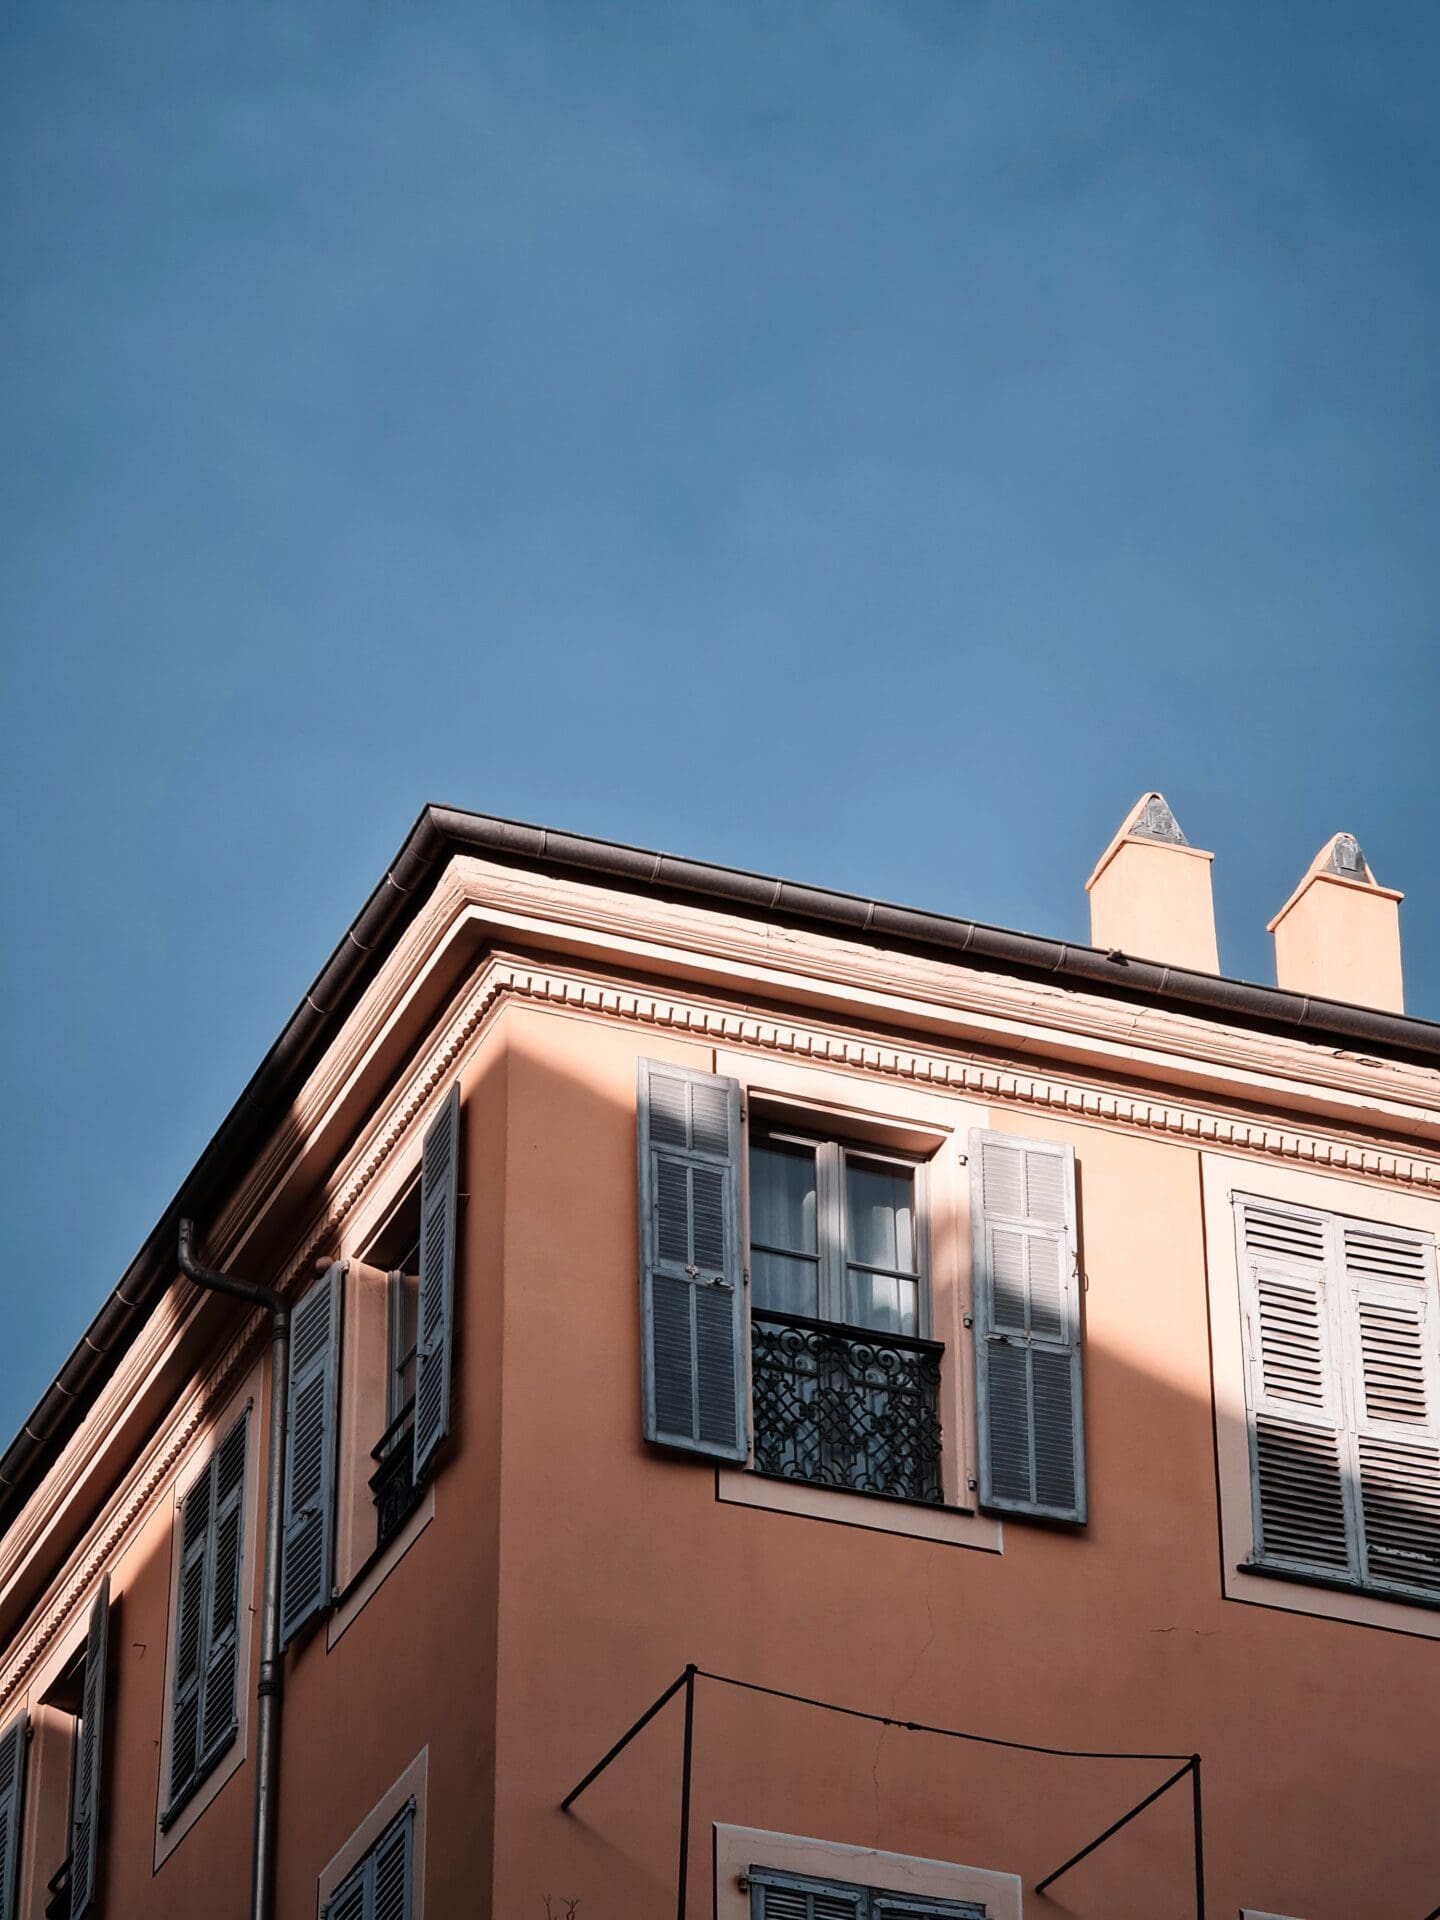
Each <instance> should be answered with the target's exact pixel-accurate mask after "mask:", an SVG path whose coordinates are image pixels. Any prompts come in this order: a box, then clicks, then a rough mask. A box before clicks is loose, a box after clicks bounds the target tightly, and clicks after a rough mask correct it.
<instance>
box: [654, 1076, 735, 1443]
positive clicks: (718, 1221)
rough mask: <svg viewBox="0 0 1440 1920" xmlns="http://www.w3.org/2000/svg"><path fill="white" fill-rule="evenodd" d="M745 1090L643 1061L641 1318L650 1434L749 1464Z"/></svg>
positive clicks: (718, 1078)
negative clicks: (744, 1250) (743, 1145)
mask: <svg viewBox="0 0 1440 1920" xmlns="http://www.w3.org/2000/svg"><path fill="white" fill-rule="evenodd" d="M740 1153H741V1133H740V1087H739V1083H738V1082H737V1081H734V1080H727V1079H723V1078H722V1077H721V1076H719V1075H718V1074H713V1073H696V1072H694V1071H692V1070H691V1069H690V1068H687V1067H677V1066H672V1065H670V1064H669V1063H668V1062H664V1061H659V1060H642V1061H641V1062H640V1087H639V1174H640V1313H641V1328H642V1349H641V1351H642V1365H641V1373H642V1387H643V1399H644V1434H645V1438H646V1439H647V1440H655V1441H658V1442H660V1443H661V1444H662V1445H665V1446H669V1447H683V1448H686V1449H687V1450H689V1451H690V1452H693V1453H703V1454H708V1455H711V1456H713V1457H715V1458H717V1459H721V1460H743V1459H745V1457H746V1453H747V1446H746V1431H747V1421H746V1406H745V1397H746V1396H745V1390H744V1364H745V1290H744V1262H743V1254H742V1250H741V1244H740Z"/></svg>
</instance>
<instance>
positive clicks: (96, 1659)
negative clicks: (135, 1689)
mask: <svg viewBox="0 0 1440 1920" xmlns="http://www.w3.org/2000/svg"><path fill="white" fill-rule="evenodd" d="M109 1640H110V1576H109V1574H108V1573H107V1574H106V1575H105V1578H104V1579H103V1580H102V1581H101V1582H100V1591H99V1593H98V1594H97V1595H96V1598H95V1604H94V1606H93V1607H91V1609H90V1628H89V1632H88V1633H87V1635H86V1639H85V1692H84V1698H83V1699H82V1701H81V1703H80V1754H79V1760H78V1764H77V1766H76V1768H75V1788H74V1795H73V1804H72V1806H71V1809H70V1823H71V1824H70V1914H69V1920H81V1916H82V1915H84V1914H87V1913H88V1912H89V1911H90V1907H91V1903H92V1902H93V1900H94V1898H95V1867H96V1861H97V1859H98V1857H99V1840H100V1819H99V1813H100V1768H101V1761H102V1756H103V1753H104V1742H105V1656H106V1650H107V1647H108V1644H109Z"/></svg>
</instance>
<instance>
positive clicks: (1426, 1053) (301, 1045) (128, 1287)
mask: <svg viewBox="0 0 1440 1920" xmlns="http://www.w3.org/2000/svg"><path fill="white" fill-rule="evenodd" d="M465 853H469V854H480V855H484V856H486V857H487V858H490V859H498V860H501V861H506V862H513V863H514V864H516V865H519V866H524V867H527V868H531V869H533V870H539V871H544V872H551V873H555V874H557V875H570V876H577V875H586V876H591V877H603V878H604V879H606V880H607V881H609V882H611V883H612V884H618V885H622V886H626V887H629V888H632V889H634V890H635V891H637V892H642V893H648V894H653V895H656V896H658V897H664V898H675V897H683V898H687V899H690V900H694V901H699V902H701V903H708V904H710V905H714V906H724V907H726V908H728V909H730V910H738V911H740V912H746V911H748V912H753V913H757V914H763V915H764V916H765V917H766V918H767V919H769V920H779V921H783V922H786V923H788V924H793V925H797V926H806V927H811V928H815V929H820V930H827V931H830V932H840V933H844V934H845V935H846V936H847V937H848V938H850V939H852V940H868V941H873V942H874V943H875V944H876V945H877V946H890V947H903V948H906V949H909V950H911V951H921V952H926V953H929V954H932V955H936V956H939V957H942V958H947V959H951V960H957V961H964V962H969V963H980V964H983V965H984V966H986V967H990V968H995V969H999V970H1000V971H1003V972H1013V973H1018V974H1022V975H1028V976H1030V977H1043V978H1046V979H1049V980H1053V981H1056V982H1058V983H1059V984H1060V985H1062V986H1069V987H1074V988H1077V989H1083V990H1085V991H1087V992H1092V993H1093V992H1099V993H1105V994H1110V995H1116V996H1119V997H1122V998H1125V999H1130V1000H1137V1001H1140V1002H1143V1003H1146V1004H1150V1005H1155V1006H1160V1007H1167V1008H1169V1009H1171V1010H1172V1011H1175V1012H1180V1013H1187V1014H1190V1015H1193V1016H1196V1017H1199V1018H1202V1019H1203V1018H1206V1017H1210V1018H1215V1019H1223V1020H1225V1021H1226V1022H1227V1023H1230V1024H1244V1025H1250V1026H1254V1027H1258V1028H1261V1029H1265V1030H1270V1031H1277V1032H1283V1033H1289V1034H1292V1035H1293V1034H1298V1035H1300V1036H1301V1037H1303V1038H1308V1039H1313V1040H1315V1041H1316V1042H1317V1043H1323V1044H1328V1045H1331V1046H1334V1045H1339V1046H1343V1047H1360V1048H1363V1049H1365V1050H1366V1051H1368V1052H1372V1053H1378V1054H1383V1055H1385V1056H1387V1057H1389V1058H1392V1059H1401V1060H1406V1061H1409V1062H1411V1063H1413V1064H1416V1065H1421V1066H1427V1067H1440V1024H1437V1023H1435V1022H1433V1021H1428V1020H1416V1019H1412V1018H1410V1017H1408V1016H1406V1015H1402V1014H1392V1013H1384V1012H1381V1011H1379V1010H1377V1009H1375V1008H1372V1007H1357V1006H1350V1005H1348V1004H1345V1003H1343V1002H1340V1001H1334V1000H1321V999H1316V998H1313V997H1308V996H1305V995H1302V994H1294V993H1287V992H1284V991H1282V990H1280V989H1278V988H1275V987H1264V986H1256V985H1253V984H1251V983H1249V982H1246V981H1241V980H1232V979H1228V978H1226V977H1224V976H1223V975H1218V974H1211V973H1201V972H1196V971H1193V970H1191V969H1187V968H1184V967H1170V966H1164V965H1161V964H1158V963H1156V962H1153V961H1148V960H1144V959H1140V958H1136V957H1134V956H1132V955H1128V954H1122V953H1118V952H1109V953H1107V952H1105V951H1103V950H1102V949H1100V948H1098V947H1088V946H1078V945H1075V944H1073V943H1071V942H1067V941H1059V940H1050V939H1046V938H1043V937H1042V936H1040V935H1037V934H1029V933H1017V932H1013V931H1009V930H1007V929H1005V928H1003V927H991V926H986V925H984V924H983V923H981V922H979V921H974V920H962V919H957V918H954V917H953V916H951V915H948V914H935V913H924V912H921V911H919V910H917V909H915V908H913V907H901V906H894V905H891V904H888V903H887V902H885V901H881V900H870V899H865V898H863V897H862V896H860V895H857V894H850V893H836V892H832V891H830V890H828V889H826V888H823V887H808V886H803V885H800V884H798V883H797V882H795V881H791V880H779V879H776V878H774V877H773V876H771V875H767V874H758V873H749V872H746V871H744V870H743V869H740V868H736V867H722V866H717V865H714V864H712V863H710V862H708V861H703V860H686V859H681V858H678V857H677V856H675V855H673V854H666V853H656V852H653V851H651V850H649V849H646V848H642V847H631V846H626V845H623V844H621V843H619V842H616V841H611V840H596V839H591V838H589V837H588V836H586V835H583V834H571V833H559V832H556V831H555V830H554V829H553V828H549V827H536V826H529V825H526V824H525V823H523V822H520V821H516V820H502V819H497V818H495V817H493V816H492V815H489V814H479V813H466V812H462V811H460V810H458V809H456V808H453V807H439V806H429V807H426V808H425V809H424V810H423V811H422V813H421V814H420V817H419V818H418V819H417V820H416V822H415V824H414V826H413V827H412V828H411V829H410V832H409V833H408V835H407V836H406V838H405V841H404V844H403V845H402V846H401V848H400V851H399V852H398V853H397V854H396V856H395V858H394V860H393V861H392V862H391V863H390V865H389V867H388V868H387V869H386V871H385V873H384V875H383V876H382V878H381V879H380V881H379V882H378V884H377V885H376V886H375V888H374V890H373V891H372V892H371V894H370V897H369V899H368V900H367V901H366V902H365V904H364V906H363V907H362V908H361V909H360V912H359V913H358V914H357V915H356V917H355V919H354V920H353V921H352V922H351V924H350V926H349V927H348V928H347V929H346V931H345V933H344V935H343V937H342V938H341V940H340V943H339V945H338V946H337V947H336V948H335V951H334V952H333V953H332V954H331V955H330V958H329V959H328V960H327V961H326V963H325V965H324V966H323V967H322V968H321V970H320V973H319V975H318V977H317V978H316V979H315V981H314V982H313V984H312V985H311V986H310V988H309V989H308V991H307V992H306V993H305V995H304V997H303V998H302V1000H301V1001H300V1004H299V1006H298V1007H297V1008H296V1009H295V1011H294V1013H293V1014H292V1015H291V1016H290V1018H289V1020H288V1021H287V1022H286V1024H285V1026H284V1028H283V1030H282V1031H281V1033H280V1035H279V1038H278V1039H277V1040H276V1041H275V1044H274V1045H273V1046H272V1047H271V1048H270V1051H269V1052H268V1053H267V1054H266V1055H265V1058H264V1059H263V1060H262V1061H261V1062H260V1065H259V1066H258V1067H257V1068H256V1070H255V1072H254V1074H253V1075H252V1076H251V1079H250V1082H249V1084H248V1085H247V1086H246V1088H245V1090H244V1092H243V1093H242V1094H241V1095H240V1097H239V1099H238V1100H237V1101H236V1102H235V1105H234V1106H233V1107H232V1108H231V1109H230V1111H229V1113H228V1114H227V1115H226V1116H225V1118H224V1120H223V1121H222V1122H221V1124H220V1127H219V1128H218V1130H217V1131H216V1133H215V1135H214V1137H213V1138H212V1139H211V1141H210V1143H209V1145H208V1146H207V1147H206V1148H205V1150H204V1152H203V1153H202V1154H201V1156H200V1158H199V1160H198V1161H197V1162H196V1164H195V1166H194V1167H193V1168H192V1170H191V1171H190V1173H189V1174H188V1175H187V1176H186V1178H185V1180H184V1182H183V1183H182V1185H181V1187H180V1191H179V1192H178V1193H177V1194H176V1196H175V1198H174V1200H172V1202H171V1203H170V1205H169V1207H168V1208H167V1209H166V1211H165V1213H164V1214H163V1215H162V1216H161V1218H160V1220H159V1221H158V1222H157V1223H156V1225H155V1227H154V1229H153V1230H152V1232H151V1233H150V1235H149V1237H148V1238H147V1239H146V1241H145V1243H144V1245H143V1246H142V1247H141V1249H140V1251H139V1252H138V1253H137V1254H136V1256H135V1258H134V1259H133V1260H132V1261H131V1263H130V1265H129V1266H128V1267H127V1269H126V1271H125V1274H124V1276H123V1278H122V1279H121V1281H120V1283H119V1285H118V1286H117V1287H116V1288H115V1290H114V1292H113V1293H112V1294H111V1295H110V1297H109V1298H108V1299H107V1300H106V1301H105V1303H104V1305H103V1306H102V1307H101V1308H100V1311H99V1312H98V1313H97V1315H96V1316H95V1318H94V1320H92V1321H91V1323H90V1325H89V1326H88V1327H87V1328H86V1330H85V1332H84V1334H83V1335H82V1336H81V1338H80V1341H79V1343H78V1344H77V1345H76V1347H75V1350H74V1352H73V1353H72V1354H71V1355H70V1357H69V1359H68V1360H67V1361H66V1362H65V1364H64V1366H63V1367H61V1369H60V1371H59V1373H58V1374H57V1375H56V1377H55V1379H54V1381H53V1382H52V1383H51V1385H50V1386H49V1387H48V1388H47V1389H46V1391H45V1393H44V1394H43V1396H42V1397H41V1399H40V1401H39V1403H38V1404H37V1405H36V1407H35V1409H34V1411H33V1412H32V1413H31V1414H30V1416H29V1418H28V1419H27V1420H26V1421H25V1422H24V1424H23V1425H22V1427H21V1429H20V1431H19V1433H18V1434H17V1435H16V1436H15V1438H14V1439H13V1440H12V1441H11V1443H10V1445H9V1446H8V1447H7V1449H6V1451H5V1454H4V1456H3V1458H0V1529H3V1527H4V1526H5V1525H7V1524H8V1522H9V1520H10V1518H11V1517H12V1515H13V1514H14V1513H15V1512H16V1511H17V1510H18V1508H19V1507H20V1506H21V1505H22V1504H23V1502H24V1501H25V1500H26V1499H28V1497H29V1495H30V1493H31V1492H32V1491H33V1489H34V1487H35V1486H36V1484H37V1483H38V1481H39V1480H40V1478H41V1477H42V1475H43V1474H44V1472H45V1471H46V1468H47V1466H48V1464H49V1463H50V1461H51V1460H52V1459H53V1458H54V1457H55V1455H56V1454H57V1453H58V1451H59V1450H60V1448H61V1447H62V1446H63V1445H64V1443H65V1441H66V1439H67V1438H68V1437H69V1435H70V1434H71V1433H73V1431H74V1430H75V1427H76V1426H77V1425H78V1424H79V1422H80V1420H81V1419H82V1418H83V1417H84V1415H85V1413H86V1411H87V1410H88V1408H89V1407H90V1406H91V1405H92V1404H93V1402H94V1400H95V1397H96V1395H97V1394H98V1393H99V1391H100V1388H101V1387H102V1386H103V1384H104V1382H105V1380H106V1379H107V1378H108V1377H109V1375H110V1374H111V1373H112V1372H113V1370H114V1368H115V1366H116V1365H117V1363H118V1362H119V1360H120V1358H121V1356H122V1355H123V1354H124V1353H125V1351H126V1350H127V1349H128V1347H129V1346H130V1344H131V1342H132V1341H133V1340H134V1338H135V1336H136V1334H137V1333H138V1331H139V1329H140V1327H141V1326H142V1325H143V1323H144V1320H145V1318H146V1315H147V1314H148V1312H149V1310H150V1308H151V1306H152V1305H153V1304H154V1302H155V1301H156V1300H157V1299H158V1298H159V1297H160V1295H161V1294H162V1293H163V1292H164V1291H165V1289H166V1288H167V1287H168V1286H169V1285H170V1283H171V1281H172V1280H173V1278H174V1275H175V1251H174V1250H175V1235H176V1228H177V1225H178V1222H179V1219H180V1217H181V1215H182V1213H183V1214H187V1215H190V1216H193V1217H195V1218H198V1219H204V1218H205V1217H206V1216H207V1215H208V1214H210V1213H211V1212H212V1211H213V1209H214V1208H215V1207H217V1206H218V1205H219V1204H220V1202H221V1201H222V1199H223V1197H224V1194H225V1191H226V1188H227V1186H228V1185H229V1184H230V1183H231V1182H232V1181H233V1179H234V1177H235V1175H236V1174H237V1172H239V1171H241V1170H242V1169H243V1168H244V1166H245V1165H246V1164H247V1163H248V1161H249V1160H250V1159H251V1157H252V1156H253V1154H254V1152H255V1150H256V1148H257V1147H258V1146H259V1144H260V1143H261V1141H262V1140H263V1139H264V1138H265V1136H266V1135H267V1134H268V1133H269V1132H270V1131H271V1129H272V1128H273V1126H274V1125H275V1123H276V1121H277V1119H278V1118H279V1116H280V1115H281V1114H282V1113H283V1111H284V1108H285V1105H286V1104H287V1103H288V1101H289V1100H290V1099H291V1097H292V1096H293V1094H294V1093H295V1092H296V1091H297V1090H298V1088H299V1087H300V1086H301V1085H302V1084H303V1082H304V1080H305V1078H306V1076H307V1075H308V1074H309V1072H310V1071H311V1069H312V1067H313V1066H314V1064H315V1062H316V1061H317V1060H318V1059H319V1057H320V1055H321V1054H322V1053H323V1051H324V1049H325V1048H326V1047H327V1046H328V1045H329V1043H330V1041H331V1038H332V1037H333V1035H334V1034H335V1033H336V1032H337V1031H338V1030H339V1028H340V1027H341V1025H342V1024H343V1022H344V1020H345V1019H346V1018H347V1016H348V1015H349V1013H350V1011H351V1009H352V1008H353V1007H354V1005H355V1003H356V1001H357V1000H358V998H359V996H360V995H361V993H363V992H364V990H365V988H366V987H367V986H368V985H369V983H370V981H371V980H372V979H373V978H374V976H375V974H376V973H377V971H378V970H379V967H380V965H381V963H382V961H383V959H384V958H385V956H386V954H387V953H388V952H389V951H390V949H391V948H392V947H393V946H394V944H395V942H396V940H397V939H398V938H399V936H400V935H401V933H402V932H403V931H404V929H405V927H406V926H407V925H408V924H409V922H410V921H411V920H412V919H413V918H414V916H415V914H416V913H417V912H418V911H419V909H420V907H421V906H422V905H423V903H424V901H425V899H426V897H427V896H428V894H429V893H430V891H431V889H432V888H433V886H434V884H435V882H436V881H437V879H438V878H439V876H440V874H441V873H442V872H443V871H444V869H445V867H446V865H447V864H448V862H449V861H450V860H451V858H452V857H454V856H455V855H456V854H465Z"/></svg>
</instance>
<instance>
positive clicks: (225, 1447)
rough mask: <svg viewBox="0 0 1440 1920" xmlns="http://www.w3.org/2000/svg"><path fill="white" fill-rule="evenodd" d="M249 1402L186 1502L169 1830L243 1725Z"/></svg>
mask: <svg viewBox="0 0 1440 1920" xmlns="http://www.w3.org/2000/svg"><path fill="white" fill-rule="evenodd" d="M249 1427H250V1413H249V1409H248V1407H247V1409H246V1410H245V1412H243V1413H242V1414H241V1415H240V1418H239V1419H238V1420H237V1421H236V1422H235V1423H234V1425H233V1426H232V1427H231V1428H230V1430H229V1432H228V1433H227V1434H226V1435H225V1437H224V1439H223V1440H222V1441H221V1442H220V1445H219V1446H218V1447H217V1448H216V1449H215V1451H214V1453H213V1454H212V1455H211V1457H210V1460H209V1463H208V1465H207V1466H206V1467H205V1469H204V1471H203V1472H202V1473H201V1474H200V1476H199V1478H198V1479H196V1480H195V1481H193V1482H192V1483H191V1486H190V1488H189V1491H188V1492H187V1493H186V1495H185V1498H184V1500H183V1502H182V1503H181V1506H180V1513H179V1527H180V1564H179V1571H178V1578H177V1583H176V1593H175V1613H174V1619H173V1622H172V1627H171V1637H172V1640H173V1644H174V1666H173V1670H172V1679H171V1699H170V1720H169V1727H168V1736H169V1767H168V1783H167V1801H166V1807H165V1811H164V1813H163V1814H162V1815H161V1816H160V1826H161V1830H162V1831H164V1830H165V1829H166V1828H168V1827H169V1826H170V1825H171V1824H172V1823H173V1822H174V1820H175V1819H176V1817H177V1815H178V1814H179V1813H180V1811H181V1809H182V1807H184V1806H185V1804H186V1803H187V1802H188V1801H189V1800H190V1798H191V1796H192V1795H193V1794H194V1792H195V1790H196V1788H197V1787H198V1786H199V1785H200V1784H201V1782H202V1781H203V1780H204V1779H205V1778H206V1776H207V1775H208V1774H209V1773H210V1772H211V1770H212V1769H213V1767H214V1766H215V1763H216V1762H217V1761H218V1760H219V1758H220V1757H221V1755H222V1754H223V1753H225V1752H226V1750H227V1749H228V1748H229V1747H230V1746H231V1745H232V1743H233V1742H234V1740H235V1736H236V1734H237V1732H238V1731H239V1717H238V1705H237V1682H238V1678H239V1663H240V1645H239V1642H240V1621H241V1613H242V1608H241V1595H242V1593H243V1591H244V1578H245V1565H246V1553H245V1467H246V1453H247V1448H248V1444H249Z"/></svg>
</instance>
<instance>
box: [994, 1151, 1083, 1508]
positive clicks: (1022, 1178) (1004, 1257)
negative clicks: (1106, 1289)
mask: <svg viewBox="0 0 1440 1920" xmlns="http://www.w3.org/2000/svg"><path fill="white" fill-rule="evenodd" d="M970 1166H971V1181H972V1202H973V1207H972V1211H973V1218H974V1238H975V1370H976V1377H977V1379H976V1384H977V1393H976V1399H977V1402H978V1427H979V1440H980V1448H979V1452H980V1500H981V1503H982V1505H984V1506H987V1507H998V1508H1000V1509H1002V1510H1004V1511H1005V1512H1008V1513H1031V1514H1038V1515H1044V1516H1046V1517H1047V1518H1051V1519H1056V1520H1079V1521H1083V1520H1084V1518H1085V1440H1084V1395H1083V1381H1082V1372H1081V1354H1080V1273H1079V1254H1078V1246H1077V1240H1076V1224H1075V1156H1074V1153H1073V1151H1072V1149H1071V1148H1070V1147H1068V1146H1061V1145H1058V1144H1056V1143H1055V1142H1052V1141H1046V1140H1024V1139H1019V1138H1017V1137H1016V1136H1015V1135H1013V1134H1000V1133H982V1132H976V1133H975V1134H973V1135H972V1136H971V1143H970Z"/></svg>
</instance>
